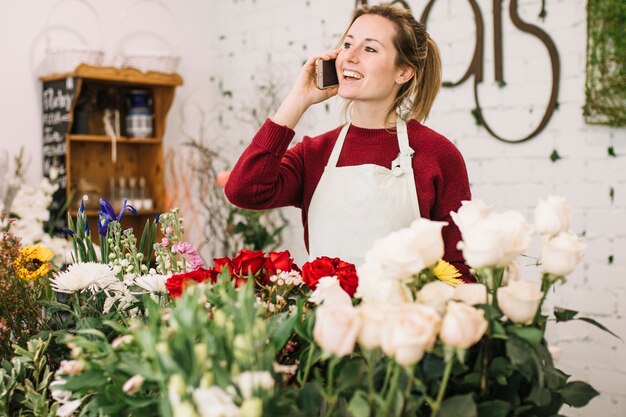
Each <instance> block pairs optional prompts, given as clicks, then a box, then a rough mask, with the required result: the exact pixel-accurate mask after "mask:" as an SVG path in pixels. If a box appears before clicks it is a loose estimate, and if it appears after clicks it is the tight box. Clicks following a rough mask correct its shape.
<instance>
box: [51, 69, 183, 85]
mask: <svg viewBox="0 0 626 417" xmlns="http://www.w3.org/2000/svg"><path fill="white" fill-rule="evenodd" d="M68 77H77V78H83V79H88V80H101V81H104V82H109V83H115V84H132V85H154V86H166V87H176V86H179V85H182V84H183V79H182V78H181V77H180V75H178V74H176V73H171V74H166V73H163V72H154V71H150V72H142V71H139V70H138V69H136V68H115V67H94V66H91V65H87V64H80V65H79V66H78V67H76V69H75V70H74V72H70V73H65V74H50V75H46V76H43V77H40V78H39V79H40V80H41V81H54V80H62V79H64V78H68Z"/></svg>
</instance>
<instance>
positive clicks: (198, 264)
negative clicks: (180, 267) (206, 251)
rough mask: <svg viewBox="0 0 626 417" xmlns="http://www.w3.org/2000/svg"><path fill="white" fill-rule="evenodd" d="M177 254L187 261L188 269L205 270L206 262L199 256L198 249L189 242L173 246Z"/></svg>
mask: <svg viewBox="0 0 626 417" xmlns="http://www.w3.org/2000/svg"><path fill="white" fill-rule="evenodd" d="M172 250H173V251H174V252H175V253H179V254H181V255H182V256H183V258H185V260H186V261H187V269H188V270H189V271H193V270H195V269H198V268H204V261H203V260H202V258H201V257H200V255H199V254H198V249H196V248H195V247H193V246H192V245H190V244H189V243H187V242H181V243H176V244H174V246H172Z"/></svg>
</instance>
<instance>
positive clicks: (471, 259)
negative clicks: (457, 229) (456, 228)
mask: <svg viewBox="0 0 626 417" xmlns="http://www.w3.org/2000/svg"><path fill="white" fill-rule="evenodd" d="M457 248H458V249H460V250H462V251H463V257H464V258H465V262H466V263H467V264H468V265H469V266H471V267H472V268H476V269H478V268H483V267H487V266H494V265H497V264H498V263H499V262H500V260H501V259H502V258H503V257H504V250H503V248H502V246H501V245H500V236H499V235H498V234H495V233H491V230H490V229H489V225H488V224H486V223H482V224H478V225H474V226H473V227H471V228H470V229H467V230H465V231H463V240H462V241H460V242H459V243H458V244H457Z"/></svg>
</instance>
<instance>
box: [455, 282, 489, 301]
mask: <svg viewBox="0 0 626 417" xmlns="http://www.w3.org/2000/svg"><path fill="white" fill-rule="evenodd" d="M452 299H453V300H455V301H462V302H464V303H465V304H468V305H471V306H473V305H476V304H487V287H486V286H485V285H484V284H478V283H468V284H461V285H458V286H457V287H455V288H454V294H453V295H452Z"/></svg>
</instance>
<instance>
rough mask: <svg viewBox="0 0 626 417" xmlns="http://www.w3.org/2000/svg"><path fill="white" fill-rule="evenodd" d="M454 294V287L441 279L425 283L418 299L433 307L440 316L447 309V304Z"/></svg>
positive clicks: (418, 294)
mask: <svg viewBox="0 0 626 417" xmlns="http://www.w3.org/2000/svg"><path fill="white" fill-rule="evenodd" d="M453 294H454V287H453V286H452V285H449V284H446V283H445V282H441V281H433V282H429V283H428V284H426V285H424V286H423V287H422V289H421V290H420V291H419V292H418V293H417V301H418V302H420V303H422V304H425V305H427V306H430V307H432V308H433V309H434V310H435V311H436V312H437V313H439V315H440V316H443V314H444V313H445V311H446V304H447V303H448V301H449V300H450V299H451V298H452V295H453Z"/></svg>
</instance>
